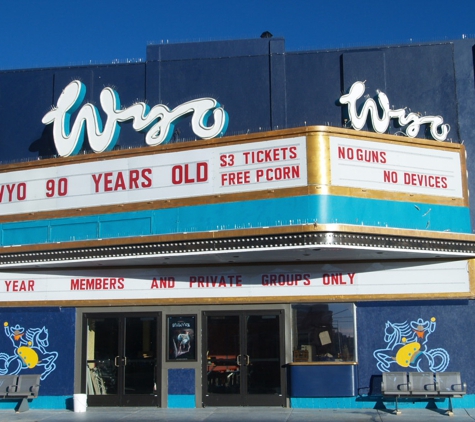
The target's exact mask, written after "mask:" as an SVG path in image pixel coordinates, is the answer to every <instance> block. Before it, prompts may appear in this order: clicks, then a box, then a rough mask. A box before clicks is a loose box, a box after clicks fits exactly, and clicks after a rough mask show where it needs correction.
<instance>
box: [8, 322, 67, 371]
mask: <svg viewBox="0 0 475 422" xmlns="http://www.w3.org/2000/svg"><path fill="white" fill-rule="evenodd" d="M3 328H4V332H5V335H6V336H7V337H8V338H9V339H10V341H11V342H12V345H13V352H12V353H11V354H8V353H5V352H0V375H16V374H19V373H20V372H22V371H24V370H28V369H33V368H40V369H42V373H41V380H44V379H45V378H46V377H47V376H48V375H49V374H50V373H51V372H53V371H54V370H55V369H56V363H55V362H56V359H57V358H58V352H55V351H49V350H48V347H49V333H48V329H47V328H46V327H42V328H28V329H25V327H22V326H20V325H19V324H16V325H14V326H11V325H10V324H9V323H8V322H4V324H3Z"/></svg>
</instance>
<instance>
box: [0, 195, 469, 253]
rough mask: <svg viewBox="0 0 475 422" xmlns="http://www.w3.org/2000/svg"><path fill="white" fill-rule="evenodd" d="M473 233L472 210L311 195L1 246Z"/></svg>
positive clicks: (131, 219)
mask: <svg viewBox="0 0 475 422" xmlns="http://www.w3.org/2000/svg"><path fill="white" fill-rule="evenodd" d="M314 223H317V224H333V223H337V224H349V225H357V226H372V227H389V228H399V229H410V230H426V231H441V232H442V231H449V232H454V233H470V232H471V225H470V212H469V208H467V207H455V206H448V205H435V204H415V203H408V202H397V201H386V200H377V199H365V198H354V197H344V196H332V195H308V196H295V197H289V198H276V199H262V200H255V201H242V202H229V203H221V204H205V205H197V206H188V207H180V208H169V209H156V210H147V211H138V212H129V213H116V214H101V215H95V216H86V217H70V218H58V219H51V220H38V221H21V222H13V223H4V224H1V225H0V233H1V246H13V245H31V244H44V243H56V242H70V241H83V240H92V239H113V238H124V237H133V236H152V235H164V234H178V233H191V232H193V233H196V232H209V231H221V230H238V229H253V228H256V229H257V228H263V227H281V226H298V225H302V224H314Z"/></svg>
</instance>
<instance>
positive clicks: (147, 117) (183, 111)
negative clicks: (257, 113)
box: [42, 80, 229, 157]
mask: <svg viewBox="0 0 475 422" xmlns="http://www.w3.org/2000/svg"><path fill="white" fill-rule="evenodd" d="M85 94H86V87H85V85H84V84H83V83H82V82H80V81H77V80H76V81H73V82H71V83H70V84H69V85H68V86H67V87H66V88H64V90H63V92H62V93H61V95H60V96H59V98H58V102H57V105H56V107H55V108H53V109H52V110H51V111H49V112H48V113H46V114H45V115H44V117H43V119H42V122H43V123H44V124H45V125H48V124H50V123H53V138H54V143H55V146H56V150H57V152H58V155H60V156H61V157H68V156H70V155H75V154H77V153H78V152H79V151H80V150H81V148H82V146H83V142H84V134H85V131H87V136H88V139H89V146H90V147H91V149H92V150H93V151H94V152H104V151H110V150H112V149H113V148H114V146H115V144H116V142H117V139H118V138H119V134H120V123H122V122H125V121H128V120H132V127H133V128H134V129H135V130H136V131H139V132H146V135H145V142H146V144H147V145H150V146H155V145H159V144H163V143H167V142H169V141H170V139H171V137H172V136H173V131H174V127H175V124H176V123H177V122H178V121H180V120H181V119H183V118H185V117H186V116H188V115H190V114H191V115H192V117H191V127H192V130H193V132H194V133H195V135H196V136H198V137H200V138H202V139H211V138H215V137H217V136H222V135H224V133H225V132H226V129H227V127H228V122H229V118H228V114H227V113H226V111H225V110H224V109H223V108H222V107H221V106H220V104H219V103H218V102H217V101H216V100H214V99H213V98H200V99H197V100H192V101H188V102H186V103H183V104H180V105H179V106H177V107H175V108H174V109H173V110H170V109H169V108H168V107H167V106H165V105H162V104H159V105H156V106H155V107H153V108H152V109H150V107H149V106H148V105H147V104H145V103H136V104H133V105H132V106H130V107H128V108H124V109H121V106H120V98H119V94H118V93H117V92H116V91H114V90H113V89H112V88H104V89H103V90H102V92H101V94H100V103H101V107H102V110H103V111H104V113H105V114H106V115H107V120H106V122H105V125H103V124H102V119H101V117H100V115H99V112H98V110H97V108H96V107H95V106H94V105H92V104H90V103H87V104H84V105H83V106H82V107H81V109H80V110H79V112H78V114H77V116H76V120H75V121H74V124H73V125H72V127H71V115H72V114H73V113H74V112H75V111H76V110H77V109H78V108H79V106H80V105H81V103H82V101H83V100H84V96H85ZM211 115H213V117H214V123H213V124H212V125H211V126H208V119H209V117H210V116H211Z"/></svg>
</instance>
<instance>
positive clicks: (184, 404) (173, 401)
mask: <svg viewBox="0 0 475 422" xmlns="http://www.w3.org/2000/svg"><path fill="white" fill-rule="evenodd" d="M167 407H168V408H169V409H194V408H195V407H196V398H195V396H194V395H174V394H170V395H168V406H167Z"/></svg>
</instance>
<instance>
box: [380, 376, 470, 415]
mask: <svg viewBox="0 0 475 422" xmlns="http://www.w3.org/2000/svg"><path fill="white" fill-rule="evenodd" d="M382 375H383V381H382V383H381V392H382V394H383V396H389V397H394V398H395V400H396V410H395V411H394V413H396V414H397V415H400V414H401V412H400V410H399V407H398V399H399V398H401V397H403V398H409V399H411V398H414V399H429V400H431V402H432V404H433V405H434V406H435V407H436V408H437V406H436V405H435V399H445V398H447V399H449V409H448V410H447V412H446V413H447V414H448V415H450V416H453V414H454V413H453V406H452V398H453V397H462V396H463V395H464V394H466V392H467V385H466V384H465V383H462V380H461V377H460V373H459V372H435V373H434V372H409V373H407V372H384V373H383V374H382Z"/></svg>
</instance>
